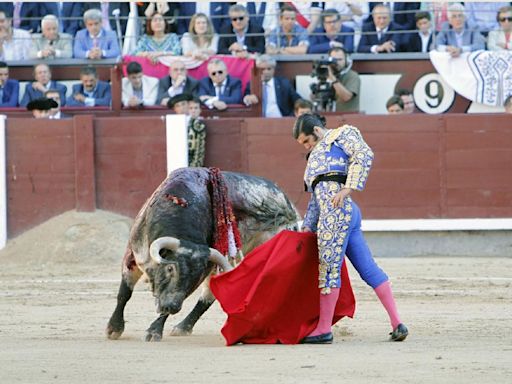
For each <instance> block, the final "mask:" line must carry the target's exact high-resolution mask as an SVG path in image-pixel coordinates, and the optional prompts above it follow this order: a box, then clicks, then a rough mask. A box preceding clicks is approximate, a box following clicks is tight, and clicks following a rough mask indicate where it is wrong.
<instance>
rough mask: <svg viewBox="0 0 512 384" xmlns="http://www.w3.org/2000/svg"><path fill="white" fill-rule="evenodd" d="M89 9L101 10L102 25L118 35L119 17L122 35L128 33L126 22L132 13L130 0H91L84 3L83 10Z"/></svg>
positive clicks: (106, 29)
mask: <svg viewBox="0 0 512 384" xmlns="http://www.w3.org/2000/svg"><path fill="white" fill-rule="evenodd" d="M89 9H97V10H99V11H100V12H101V26H102V28H103V29H104V30H105V31H113V32H114V33H116V35H117V30H118V28H117V22H116V16H115V15H116V14H117V18H119V26H120V28H121V30H120V31H119V32H120V33H121V35H122V36H124V35H125V33H126V24H127V23H128V15H129V13H130V3H129V2H128V1H108V0H103V1H89V2H85V3H83V7H82V12H87V11H88V10H89Z"/></svg>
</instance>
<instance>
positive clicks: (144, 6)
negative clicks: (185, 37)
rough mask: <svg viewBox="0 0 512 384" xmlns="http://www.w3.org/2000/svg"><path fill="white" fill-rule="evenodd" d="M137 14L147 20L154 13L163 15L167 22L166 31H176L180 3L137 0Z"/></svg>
mask: <svg viewBox="0 0 512 384" xmlns="http://www.w3.org/2000/svg"><path fill="white" fill-rule="evenodd" d="M137 7H138V9H139V16H141V17H142V18H145V19H146V20H149V19H150V18H151V16H153V14H155V13H159V14H161V15H162V16H163V17H164V20H165V22H166V23H167V31H168V32H169V33H177V32H178V16H179V13H180V11H179V8H180V4H179V3H176V2H174V1H158V0H157V1H148V2H146V1H140V2H137Z"/></svg>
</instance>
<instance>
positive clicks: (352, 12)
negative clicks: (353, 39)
mask: <svg viewBox="0 0 512 384" xmlns="http://www.w3.org/2000/svg"><path fill="white" fill-rule="evenodd" d="M324 9H335V10H337V11H338V13H339V15H340V17H341V22H342V23H343V25H344V26H346V27H349V28H352V29H354V30H358V31H360V30H361V27H362V26H363V20H366V19H367V18H368V15H369V13H370V11H369V6H368V2H366V1H361V2H348V1H325V2H324Z"/></svg>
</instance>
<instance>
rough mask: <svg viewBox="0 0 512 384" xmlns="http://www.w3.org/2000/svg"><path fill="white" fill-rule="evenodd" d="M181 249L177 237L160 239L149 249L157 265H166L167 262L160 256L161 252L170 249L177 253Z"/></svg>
mask: <svg viewBox="0 0 512 384" xmlns="http://www.w3.org/2000/svg"><path fill="white" fill-rule="evenodd" d="M179 247H180V241H179V240H178V239H177V238H175V237H169V236H167V237H159V238H158V239H156V240H155V241H153V242H152V243H151V246H150V247H149V255H150V256H151V258H152V259H153V260H154V261H155V263H157V264H165V263H166V262H167V260H165V259H164V258H163V257H162V256H160V250H162V249H164V248H165V249H170V250H171V251H177V250H178V248H179Z"/></svg>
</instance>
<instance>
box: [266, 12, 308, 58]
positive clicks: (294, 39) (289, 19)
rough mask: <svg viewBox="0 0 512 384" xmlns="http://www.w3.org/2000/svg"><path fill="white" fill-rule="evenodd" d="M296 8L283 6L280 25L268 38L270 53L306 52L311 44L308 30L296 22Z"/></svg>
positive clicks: (268, 50)
mask: <svg viewBox="0 0 512 384" xmlns="http://www.w3.org/2000/svg"><path fill="white" fill-rule="evenodd" d="M296 20H297V14H296V11H295V9H294V8H292V7H290V6H286V5H285V6H283V7H282V8H281V12H280V16H279V27H277V28H276V29H274V30H273V31H272V32H271V33H270V35H269V36H268V39H267V53H269V54H275V53H280V54H304V53H306V51H307V49H308V45H309V40H308V33H307V30H306V29H305V28H303V27H301V26H300V25H298V24H297V23H296Z"/></svg>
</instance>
